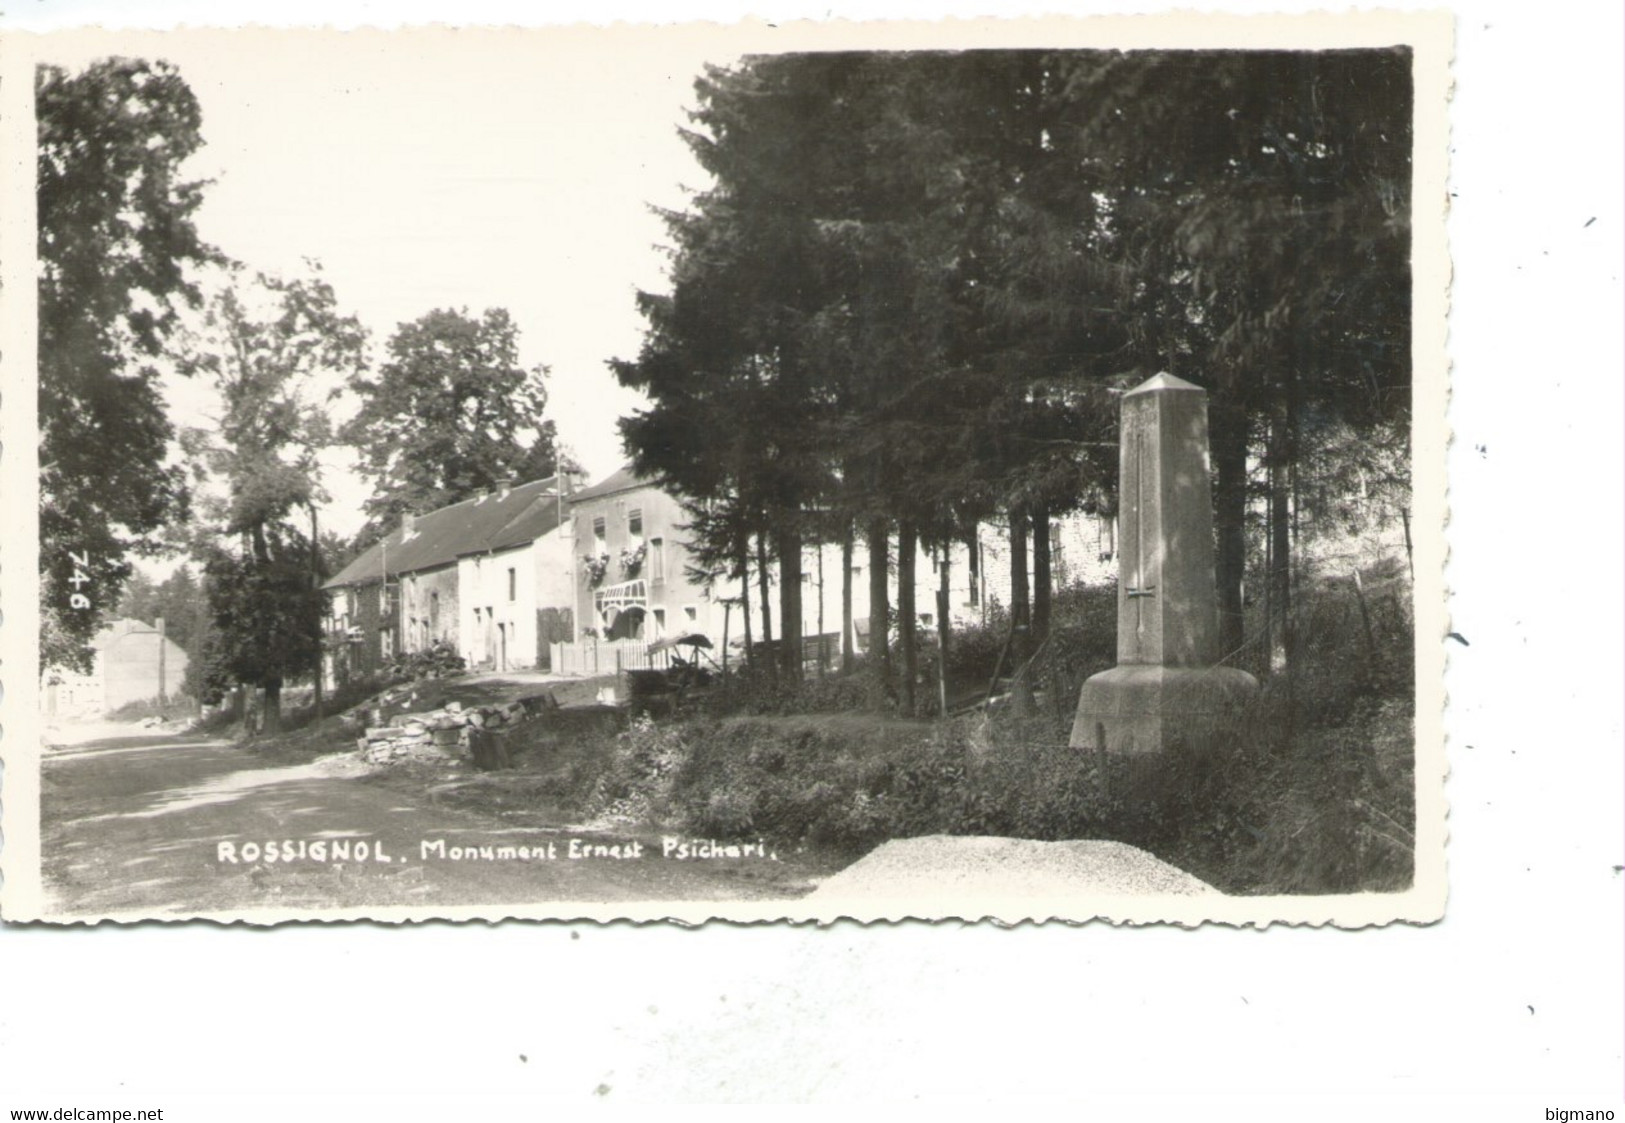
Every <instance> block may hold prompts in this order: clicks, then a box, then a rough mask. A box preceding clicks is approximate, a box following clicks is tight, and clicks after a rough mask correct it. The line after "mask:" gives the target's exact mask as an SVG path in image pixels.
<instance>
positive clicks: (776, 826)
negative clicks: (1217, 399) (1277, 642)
mask: <svg viewBox="0 0 1625 1123" xmlns="http://www.w3.org/2000/svg"><path fill="white" fill-rule="evenodd" d="M1314 592H1315V593H1317V594H1321V603H1316V602H1315V601H1314V600H1313V599H1311V600H1309V601H1308V602H1307V603H1306V605H1305V621H1306V622H1305V623H1304V624H1303V625H1302V631H1301V634H1300V640H1301V642H1300V646H1299V651H1298V655H1297V658H1296V661H1295V662H1294V665H1293V667H1292V670H1291V673H1290V674H1286V673H1282V674H1276V675H1273V676H1270V677H1268V678H1266V679H1265V680H1264V681H1263V683H1262V684H1261V690H1260V692H1259V695H1258V697H1257V698H1256V700H1255V701H1254V702H1253V703H1252V704H1251V705H1249V706H1248V707H1247V708H1246V710H1245V711H1243V712H1242V713H1239V714H1237V715H1235V716H1234V718H1233V719H1232V721H1231V722H1230V724H1229V725H1228V726H1227V727H1226V728H1225V729H1224V730H1222V731H1221V734H1220V736H1219V737H1218V738H1217V739H1216V743H1215V744H1214V745H1213V746H1211V747H1210V748H1209V749H1208V750H1206V751H1203V752H1195V751H1177V750H1176V751H1170V752H1167V753H1163V754H1159V755H1156V756H1140V757H1136V756H1113V755H1106V754H1100V753H1096V752H1093V751H1087V750H1081V749H1073V748H1070V747H1069V746H1068V745H1067V739H1068V735H1069V733H1070V723H1071V716H1072V706H1073V705H1074V704H1075V702H1076V698H1077V688H1078V686H1079V685H1081V682H1082V680H1083V678H1084V677H1086V676H1087V674H1090V673H1093V671H1094V670H1099V669H1104V667H1108V666H1110V665H1112V663H1113V662H1114V660H1115V633H1114V632H1112V633H1109V634H1110V635H1111V636H1112V639H1113V643H1112V646H1111V647H1108V646H1107V644H1106V642H1105V640H1104V639H1103V638H1102V634H1103V628H1104V622H1103V620H1102V619H1101V617H1103V616H1105V615H1107V613H1108V608H1110V612H1111V614H1112V615H1113V616H1114V614H1115V608H1114V607H1111V602H1110V601H1109V600H1108V599H1107V598H1105V597H1103V596H1101V595H1100V593H1099V592H1098V591H1095V590H1090V591H1087V592H1085V593H1083V594H1080V595H1079V597H1078V598H1077V599H1076V600H1075V601H1073V602H1072V603H1070V604H1068V606H1067V609H1066V621H1065V623H1063V624H1061V625H1059V626H1058V627H1057V628H1056V629H1055V631H1054V632H1053V633H1052V639H1051V642H1050V643H1049V644H1046V645H1045V648H1044V649H1043V650H1041V651H1040V653H1039V656H1038V658H1037V659H1036V660H1035V676H1039V677H1046V678H1047V681H1048V683H1049V685H1050V689H1051V691H1052V693H1053V695H1054V696H1055V698H1056V705H1055V706H1053V707H1046V708H1043V709H1041V710H1040V711H1038V712H1035V713H1032V714H1029V715H1025V716H1021V715H1018V714H1016V713H1014V712H1011V711H1009V710H1005V711H1000V712H998V713H995V714H985V713H977V714H973V715H968V716H964V717H960V718H956V719H952V720H949V721H939V722H935V723H924V722H918V721H910V720H904V719H899V718H894V717H885V716H881V715H876V714H872V713H869V714H865V713H861V712H853V711H857V710H859V709H860V708H861V706H862V704H863V702H864V700H865V698H866V696H867V691H868V689H869V682H868V678H867V676H865V675H864V674H862V673H861V672H860V673H858V674H856V675H852V676H845V677H843V676H837V675H832V676H830V677H828V678H826V679H823V680H818V679H816V678H811V679H808V680H807V681H806V682H804V683H800V684H795V685H790V684H785V683H782V682H777V681H775V680H773V679H772V678H771V677H769V676H766V675H753V674H750V673H747V674H745V675H743V676H739V677H736V678H733V679H731V680H730V683H729V684H728V686H727V687H726V688H719V691H718V692H717V695H713V697H712V700H711V704H712V705H713V706H714V709H711V710H710V712H709V713H708V714H707V715H704V716H696V717H692V718H689V719H687V720H683V721H676V722H667V723H663V724H657V723H655V722H653V721H650V720H649V719H647V718H640V719H637V720H636V721H635V722H634V724H633V726H632V728H630V729H629V730H627V731H626V732H625V733H623V734H621V735H620V736H619V737H617V738H616V739H615V740H614V742H613V745H612V747H611V748H610V749H609V751H607V752H606V753H603V754H601V755H599V756H597V757H596V758H595V759H596V763H591V762H588V761H583V762H582V763H581V764H580V767H579V769H578V770H577V771H574V772H572V773H571V775H570V777H569V778H568V783H565V782H564V781H562V780H561V786H563V787H565V788H568V789H569V790H572V791H576V792H582V791H587V790H590V791H591V793H592V794H591V796H590V798H589V800H588V804H589V809H590V810H592V811H593V812H596V813H599V814H604V815H609V816H615V817H620V818H623V819H636V820H640V821H645V822H650V823H658V824H660V825H661V826H663V827H665V828H667V829H672V830H679V831H683V832H689V833H693V834H697V835H701V836H709V837H717V838H764V839H768V840H770V841H772V842H773V843H774V844H775V845H777V846H780V847H785V846H793V845H796V844H802V843H806V844H814V845H818V846H822V847H826V848H828V849H830V850H833V851H837V852H844V853H851V854H854V855H855V854H858V853H861V852H863V851H865V850H867V849H869V848H871V847H873V846H875V845H877V844H878V843H880V842H883V841H886V840H887V839H892V838H907V837H914V836H919V835H925V834H959V835H982V834H997V835H1007V836H1013V837H1021V838H1032V839H1040V840H1059V839H1080V838H1081V839H1089V838H1097V839H1114V840H1118V841H1122V842H1126V843H1129V844H1131V845H1136V846H1140V847H1143V848H1145V849H1147V850H1150V851H1151V852H1153V853H1155V854H1157V855H1158V856H1160V857H1162V858H1163V859H1165V860H1167V861H1169V862H1172V863H1173V864H1175V865H1177V866H1179V867H1181V868H1183V869H1186V870H1189V871H1190V872H1191V873H1193V874H1194V875H1196V876H1197V877H1200V878H1203V879H1204V880H1206V881H1208V882H1209V883H1211V884H1213V885H1215V886H1217V887H1218V888H1220V889H1222V890H1224V891H1225V892H1230V893H1332V892H1339V893H1341V892H1356V891H1384V890H1395V889H1401V888H1404V887H1405V886H1407V885H1409V884H1410V882H1411V878H1412V876H1413V867H1414V833H1415V808H1414V805H1413V800H1412V795H1413V779H1412V778H1413V776H1414V761H1413V756H1414V750H1413V728H1412V727H1413V722H1412V712H1413V709H1414V705H1413V702H1412V697H1411V693H1412V692H1411V686H1410V676H1409V668H1410V658H1409V654H1410V642H1411V641H1410V632H1409V625H1408V618H1407V617H1406V616H1405V615H1404V614H1403V613H1397V614H1393V615H1392V617H1391V618H1390V619H1388V620H1386V621H1384V622H1383V623H1382V624H1381V625H1380V630H1376V635H1377V636H1378V638H1379V640H1380V642H1381V645H1382V647H1381V651H1380V652H1378V656H1379V657H1378V658H1375V659H1373V658H1371V657H1370V653H1369V652H1368V651H1367V649H1366V647H1365V639H1364V626H1363V623H1362V622H1361V620H1360V618H1359V616H1358V614H1357V613H1356V614H1354V615H1350V614H1349V613H1347V612H1344V611H1342V608H1343V607H1345V606H1342V605H1340V604H1339V603H1338V602H1339V598H1341V597H1342V595H1343V594H1342V593H1341V591H1339V590H1337V589H1335V588H1332V589H1325V590H1318V589H1317V590H1314ZM1113 623H1115V620H1114V621H1113ZM1355 629H1357V630H1355ZM1001 642H1002V640H1001ZM989 673H991V668H990V669H989ZM739 709H743V710H745V711H746V712H744V713H738V712H734V713H732V714H731V716H725V715H728V712H729V711H730V710H739ZM809 711H813V712H809ZM595 768H596V773H594V769H595ZM589 779H590V783H589Z"/></svg>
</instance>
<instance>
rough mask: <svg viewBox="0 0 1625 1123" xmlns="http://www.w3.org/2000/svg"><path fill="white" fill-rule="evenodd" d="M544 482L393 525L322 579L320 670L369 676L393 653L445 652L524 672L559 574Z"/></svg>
mask: <svg viewBox="0 0 1625 1123" xmlns="http://www.w3.org/2000/svg"><path fill="white" fill-rule="evenodd" d="M563 504H564V498H563V496H562V495H561V493H560V487H559V481H558V480H557V479H556V478H555V477H551V476H550V477H548V478H547V479H544V480H537V481H534V482H531V483H525V484H517V485H503V486H499V487H496V488H493V489H491V490H489V491H486V492H483V493H481V494H480V495H477V496H474V497H472V498H469V499H465V500H462V501H461V502H458V503H452V504H449V505H447V506H445V507H440V508H438V509H436V510H433V511H428V512H425V513H423V514H407V515H405V516H404V517H403V518H402V519H401V522H400V524H399V525H398V526H396V527H395V528H394V529H392V530H391V531H390V532H389V533H388V534H386V535H385V536H384V537H383V538H382V539H380V540H379V541H378V542H376V543H374V544H373V545H372V546H370V547H368V549H367V550H366V551H364V552H363V553H362V554H361V555H360V556H358V557H357V558H355V560H353V561H352V562H350V564H349V565H347V566H345V567H344V569H342V570H341V571H340V572H339V573H337V574H335V575H334V576H333V577H332V578H330V579H329V580H328V581H327V582H326V583H325V584H324V586H323V588H324V590H325V591H326V593H327V598H328V600H327V613H328V618H327V622H326V628H325V631H326V635H327V640H326V648H327V652H328V656H327V659H326V660H324V662H325V663H326V665H327V672H328V674H329V676H330V678H331V679H332V680H334V681H343V680H345V679H347V678H350V677H356V676H363V675H370V674H373V673H376V672H377V671H378V670H379V669H380V668H381V667H382V666H384V665H385V664H387V663H388V662H389V661H391V660H392V659H394V658H395V657H396V656H398V655H403V654H411V653H413V652H417V651H423V650H426V649H428V648H429V647H431V646H433V645H434V644H436V643H444V644H447V645H449V646H450V647H451V648H452V649H453V650H455V651H457V652H458V653H460V654H461V655H462V656H463V657H464V659H465V660H467V661H468V663H469V665H470V666H472V667H489V668H492V669H498V670H505V669H513V668H521V667H534V666H536V665H537V662H538V654H539V653H545V652H546V650H547V648H546V645H545V643H544V642H539V641H538V639H537V634H538V632H537V628H538V613H540V612H541V611H542V610H543V609H547V608H554V609H564V610H567V609H568V607H569V600H568V598H567V596H566V597H565V599H563V600H562V601H560V603H559V604H556V605H555V604H553V603H550V602H551V601H552V600H553V599H554V598H556V597H558V596H560V595H562V594H559V593H558V592H557V585H558V583H559V578H558V576H557V573H558V572H559V571H562V570H564V569H567V566H568V557H569V551H568V549H567V548H565V547H564V546H563V545H562V544H561V541H560V534H559V525H560V516H561V514H562V512H563V511H564V506H563Z"/></svg>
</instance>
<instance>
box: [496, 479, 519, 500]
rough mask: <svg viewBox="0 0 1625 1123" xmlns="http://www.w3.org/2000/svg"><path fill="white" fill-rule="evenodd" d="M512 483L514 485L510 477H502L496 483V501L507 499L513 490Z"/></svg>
mask: <svg viewBox="0 0 1625 1123" xmlns="http://www.w3.org/2000/svg"><path fill="white" fill-rule="evenodd" d="M514 483H515V480H514V477H512V476H503V477H502V478H501V479H500V480H498V481H497V498H498V499H506V498H508V493H509V492H511V491H512V490H513V485H514Z"/></svg>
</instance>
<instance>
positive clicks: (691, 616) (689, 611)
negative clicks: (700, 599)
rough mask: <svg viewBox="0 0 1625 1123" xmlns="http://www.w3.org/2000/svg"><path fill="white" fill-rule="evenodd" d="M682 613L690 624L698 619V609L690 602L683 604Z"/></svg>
mask: <svg viewBox="0 0 1625 1123" xmlns="http://www.w3.org/2000/svg"><path fill="white" fill-rule="evenodd" d="M683 615H684V616H685V617H687V618H688V622H689V623H690V624H693V623H695V622H696V621H698V620H699V618H700V610H699V609H697V608H695V607H694V606H693V605H691V604H685V605H684V606H683Z"/></svg>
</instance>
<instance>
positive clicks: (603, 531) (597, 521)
mask: <svg viewBox="0 0 1625 1123" xmlns="http://www.w3.org/2000/svg"><path fill="white" fill-rule="evenodd" d="M592 540H593V544H594V545H595V546H596V547H597V548H598V550H597V552H598V553H599V554H607V553H609V525H608V524H607V523H605V522H604V516H603V515H598V516H597V517H595V518H594V519H593V520H592Z"/></svg>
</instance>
